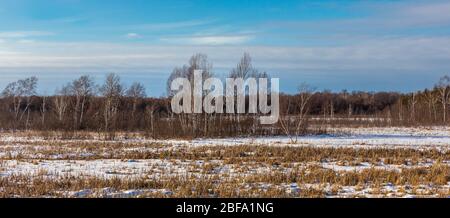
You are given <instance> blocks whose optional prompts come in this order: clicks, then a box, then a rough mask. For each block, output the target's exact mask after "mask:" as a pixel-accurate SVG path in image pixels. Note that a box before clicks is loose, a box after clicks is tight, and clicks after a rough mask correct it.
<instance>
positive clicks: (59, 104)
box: [53, 84, 70, 122]
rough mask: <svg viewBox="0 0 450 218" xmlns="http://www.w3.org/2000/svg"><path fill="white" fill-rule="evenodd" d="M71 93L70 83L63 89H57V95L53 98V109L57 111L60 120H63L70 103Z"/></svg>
mask: <svg viewBox="0 0 450 218" xmlns="http://www.w3.org/2000/svg"><path fill="white" fill-rule="evenodd" d="M69 95H70V84H67V85H66V86H63V87H62V88H61V89H58V90H56V91H55V96H54V98H53V111H54V112H55V114H56V116H57V118H58V121H59V122H63V121H64V118H65V115H66V111H67V107H68V105H69V102H68V101H69V99H68V97H69Z"/></svg>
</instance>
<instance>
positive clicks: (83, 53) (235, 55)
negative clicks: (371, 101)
mask: <svg viewBox="0 0 450 218" xmlns="http://www.w3.org/2000/svg"><path fill="white" fill-rule="evenodd" d="M449 11H450V2H449V1H433V0H426V1H415V0H405V1H400V0H399V1H388V0H378V1H350V0H348V1H346V0H328V1H325V0H324V1H318V0H316V1H301V0H297V1H293V0H283V1H275V0H273V1H268V0H247V1H246V0H241V1H234V0H215V1H206V0H197V1H195V0H192V1H189V0H166V1H163V0H161V1H157V0H128V1H125V0H122V1H119V0H98V1H92V0H58V1H57V0H0V75H1V77H0V89H2V88H3V87H4V86H5V85H6V84H7V83H8V82H10V81H12V80H15V79H18V78H22V77H26V76H31V75H35V76H38V77H39V78H40V89H39V91H40V92H41V93H47V94H51V93H52V92H53V91H54V90H55V89H56V88H57V87H58V86H61V85H62V84H64V83H66V82H68V81H70V80H71V79H74V78H76V77H78V76H80V75H83V74H90V75H92V76H93V77H94V78H96V79H97V80H98V82H101V80H102V79H103V77H104V75H105V74H106V73H109V72H115V73H118V74H119V75H120V76H121V77H122V78H123V80H124V83H126V84H129V83H131V82H132V81H140V82H143V83H144V84H145V85H146V87H147V90H148V92H149V94H150V95H152V96H160V95H163V94H164V90H165V88H164V85H165V80H166V78H167V76H168V74H169V73H170V72H171V70H172V69H173V68H174V67H176V66H180V65H183V64H185V63H186V62H187V60H188V59H189V57H190V56H191V55H192V54H194V53H197V52H202V53H206V54H207V55H208V56H209V58H210V59H211V60H212V61H213V62H214V71H215V72H216V74H218V75H223V74H226V73H227V72H229V71H230V69H231V68H232V67H233V66H234V65H235V64H236V63H237V61H238V60H239V58H240V56H241V55H242V54H243V53H244V52H249V53H250V54H251V55H252V57H253V60H254V65H255V67H257V68H259V69H260V70H262V71H267V72H268V73H269V74H271V75H272V76H276V77H280V83H281V84H280V88H281V89H282V91H285V92H294V91H295V89H296V86H297V85H298V84H300V83H302V82H307V83H310V84H312V85H313V86H316V87H317V88H318V89H330V90H335V91H339V90H342V89H347V90H366V91H378V90H393V91H411V90H416V89H422V88H426V87H431V86H433V84H434V83H435V81H436V80H437V79H438V78H439V77H440V76H442V75H444V74H448V73H450V46H449V45H450V13H449Z"/></svg>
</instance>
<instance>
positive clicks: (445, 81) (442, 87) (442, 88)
mask: <svg viewBox="0 0 450 218" xmlns="http://www.w3.org/2000/svg"><path fill="white" fill-rule="evenodd" d="M449 86H450V77H449V76H444V77H441V78H440V79H439V82H438V84H437V85H436V89H437V90H438V92H439V102H440V103H441V105H442V121H443V122H444V123H445V122H446V121H447V104H448V100H449V97H450V90H449Z"/></svg>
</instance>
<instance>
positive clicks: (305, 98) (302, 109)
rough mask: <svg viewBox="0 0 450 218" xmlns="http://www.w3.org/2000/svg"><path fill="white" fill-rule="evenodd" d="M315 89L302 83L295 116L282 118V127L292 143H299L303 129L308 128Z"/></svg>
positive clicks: (296, 102)
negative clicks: (310, 105)
mask: <svg viewBox="0 0 450 218" xmlns="http://www.w3.org/2000/svg"><path fill="white" fill-rule="evenodd" d="M314 90H315V88H313V87H311V86H310V85H308V84H306V83H302V84H301V85H300V86H299V87H298V94H297V95H296V100H295V102H294V103H293V105H294V106H293V107H294V108H295V113H296V114H294V115H293V116H289V114H287V116H286V117H281V119H280V121H279V122H280V125H281V128H282V130H283V131H284V133H285V134H286V135H287V136H288V137H289V138H290V139H291V142H292V143H297V141H298V136H299V135H300V133H301V130H302V127H304V128H306V125H305V124H306V123H307V118H308V116H307V115H308V113H309V108H310V107H309V102H310V100H311V97H312V96H313V94H314Z"/></svg>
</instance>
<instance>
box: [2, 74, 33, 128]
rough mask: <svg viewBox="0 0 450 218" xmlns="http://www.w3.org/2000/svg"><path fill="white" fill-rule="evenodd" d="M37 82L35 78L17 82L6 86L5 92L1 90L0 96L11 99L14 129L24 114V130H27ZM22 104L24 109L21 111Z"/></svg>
mask: <svg viewBox="0 0 450 218" xmlns="http://www.w3.org/2000/svg"><path fill="white" fill-rule="evenodd" d="M37 81H38V79H37V78H36V77H30V78H26V79H22V80H18V81H16V82H12V83H10V84H8V85H7V86H6V88H5V90H3V93H2V95H3V96H4V97H6V98H9V99H11V101H12V104H13V111H14V129H15V128H16V127H17V125H18V123H20V122H21V121H22V120H23V117H24V115H25V114H27V119H26V122H25V128H26V129H28V126H29V118H30V110H29V109H30V105H31V103H32V100H33V96H35V95H36V88H37ZM22 103H25V107H24V109H22V110H21V108H22V107H21V106H22Z"/></svg>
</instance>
